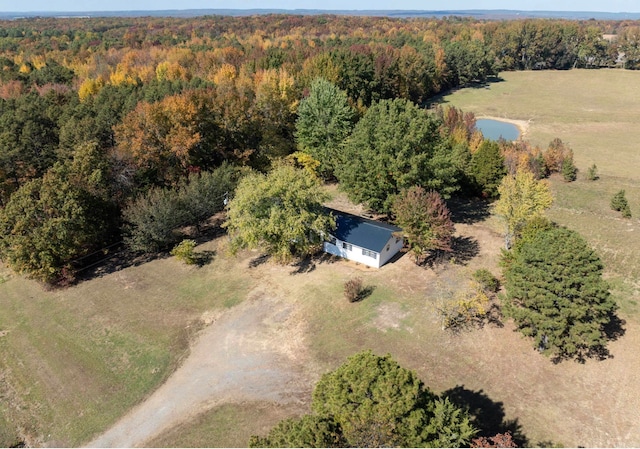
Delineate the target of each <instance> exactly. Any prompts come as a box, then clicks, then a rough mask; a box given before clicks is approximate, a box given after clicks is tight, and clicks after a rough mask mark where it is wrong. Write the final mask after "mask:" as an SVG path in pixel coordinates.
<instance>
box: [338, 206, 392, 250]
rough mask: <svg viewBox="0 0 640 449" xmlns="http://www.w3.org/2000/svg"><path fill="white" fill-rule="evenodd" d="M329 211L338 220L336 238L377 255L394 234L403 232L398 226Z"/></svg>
mask: <svg viewBox="0 0 640 449" xmlns="http://www.w3.org/2000/svg"><path fill="white" fill-rule="evenodd" d="M327 210H328V211H329V212H331V213H332V214H333V216H334V217H335V218H336V230H335V231H334V232H333V233H332V235H333V236H334V237H335V238H337V239H338V240H342V241H343V242H347V243H351V244H352V245H356V246H359V247H361V248H365V249H368V250H370V251H375V252H377V253H379V252H381V251H382V250H383V248H384V246H385V245H386V244H387V242H388V241H389V239H390V238H391V235H392V234H393V233H394V232H398V231H401V230H402V229H400V228H399V227H397V226H393V225H390V224H386V223H382V222H379V221H375V220H367V219H366V218H362V217H358V216H356V215H351V214H347V213H346V212H341V211H339V210H335V209H329V208H327Z"/></svg>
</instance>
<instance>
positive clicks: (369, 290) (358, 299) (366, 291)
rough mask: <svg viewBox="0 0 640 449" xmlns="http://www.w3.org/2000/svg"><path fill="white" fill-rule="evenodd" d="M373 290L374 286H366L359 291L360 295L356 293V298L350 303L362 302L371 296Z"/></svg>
mask: <svg viewBox="0 0 640 449" xmlns="http://www.w3.org/2000/svg"><path fill="white" fill-rule="evenodd" d="M375 289H376V286H375V285H366V286H364V287H363V288H362V290H360V293H358V296H356V298H355V299H354V300H353V301H351V302H361V301H364V300H365V299H367V298H368V297H369V296H371V295H372V294H373V292H374V291H375Z"/></svg>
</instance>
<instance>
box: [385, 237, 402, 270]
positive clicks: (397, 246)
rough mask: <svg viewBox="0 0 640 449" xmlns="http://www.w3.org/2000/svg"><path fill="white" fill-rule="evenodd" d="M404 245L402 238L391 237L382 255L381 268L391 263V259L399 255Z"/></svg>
mask: <svg viewBox="0 0 640 449" xmlns="http://www.w3.org/2000/svg"><path fill="white" fill-rule="evenodd" d="M403 245H404V240H403V239H402V238H401V237H398V238H396V237H391V238H390V239H389V241H388V242H387V244H386V245H384V248H383V249H382V252H381V253H380V266H382V265H384V264H385V263H387V262H389V259H391V258H392V257H393V256H395V255H396V254H398V251H400V250H401V249H402V247H403Z"/></svg>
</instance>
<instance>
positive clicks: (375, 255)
mask: <svg viewBox="0 0 640 449" xmlns="http://www.w3.org/2000/svg"><path fill="white" fill-rule="evenodd" d="M362 255H363V256H369V257H371V258H373V259H377V258H378V253H376V252H374V251H369V250H368V249H363V250H362Z"/></svg>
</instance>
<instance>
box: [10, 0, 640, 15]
mask: <svg viewBox="0 0 640 449" xmlns="http://www.w3.org/2000/svg"><path fill="white" fill-rule="evenodd" d="M258 8H260V9H266V8H269V9H341V10H344V9H348V10H358V9H360V10H364V9H366V10H375V9H383V10H384V9H396V10H397V9H409V10H431V11H439V10H447V11H451V10H465V9H511V10H523V11H598V12H640V0H582V1H576V0H520V1H518V0H392V1H390V0H321V1H320V0H179V1H176V0H108V1H104V0H102V1H87V0H0V12H18V11H19V12H33V11H133V10H166V9H258Z"/></svg>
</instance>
